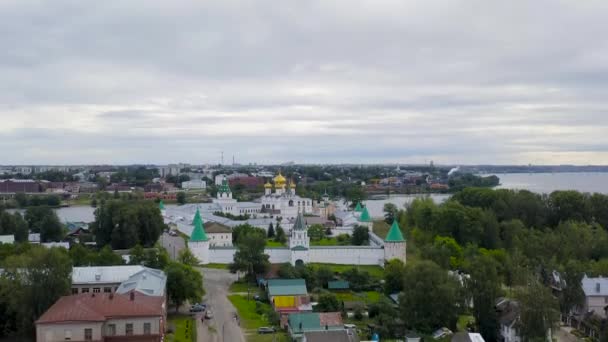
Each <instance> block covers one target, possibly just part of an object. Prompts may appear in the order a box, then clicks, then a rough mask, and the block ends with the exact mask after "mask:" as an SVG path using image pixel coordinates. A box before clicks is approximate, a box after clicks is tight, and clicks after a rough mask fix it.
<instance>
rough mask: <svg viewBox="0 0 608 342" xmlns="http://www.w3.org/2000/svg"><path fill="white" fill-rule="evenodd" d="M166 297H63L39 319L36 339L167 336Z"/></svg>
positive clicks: (109, 341) (149, 341) (156, 341)
mask: <svg viewBox="0 0 608 342" xmlns="http://www.w3.org/2000/svg"><path fill="white" fill-rule="evenodd" d="M165 322H166V305H165V298H164V297H154V296H146V295H143V294H140V293H137V292H131V293H129V294H126V295H123V294H115V293H81V294H78V295H72V296H64V297H61V298H59V300H58V301H57V302H55V304H53V306H51V307H50V308H49V309H48V310H47V311H46V312H45V313H44V314H43V315H42V316H41V317H40V319H38V320H37V321H36V341H38V342H59V341H62V342H63V341H100V342H101V341H103V342H114V341H137V342H160V341H162V340H163V338H164V331H165V324H166V323H165Z"/></svg>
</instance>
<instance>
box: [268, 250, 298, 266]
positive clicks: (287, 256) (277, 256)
mask: <svg viewBox="0 0 608 342" xmlns="http://www.w3.org/2000/svg"><path fill="white" fill-rule="evenodd" d="M264 253H266V254H268V255H269V256H270V262H271V263H273V264H279V263H285V262H290V261H291V250H289V248H286V247H285V248H266V249H265V250H264Z"/></svg>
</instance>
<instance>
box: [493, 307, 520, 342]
mask: <svg viewBox="0 0 608 342" xmlns="http://www.w3.org/2000/svg"><path fill="white" fill-rule="evenodd" d="M496 313H497V317H498V339H499V341H501V342H521V337H520V335H519V332H518V323H519V313H520V309H519V303H518V302H516V301H514V300H511V299H508V298H499V299H498V300H497V301H496Z"/></svg>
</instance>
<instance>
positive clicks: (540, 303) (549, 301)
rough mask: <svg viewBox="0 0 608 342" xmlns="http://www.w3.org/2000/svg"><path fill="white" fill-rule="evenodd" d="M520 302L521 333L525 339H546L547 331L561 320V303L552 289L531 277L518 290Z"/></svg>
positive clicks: (517, 295) (516, 296) (517, 294)
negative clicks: (524, 285)
mask: <svg viewBox="0 0 608 342" xmlns="http://www.w3.org/2000/svg"><path fill="white" fill-rule="evenodd" d="M515 298H516V299H517V300H518V301H519V304H520V309H521V313H520V333H521V335H522V337H523V339H524V341H533V340H538V341H540V340H544V339H545V338H546V336H547V331H548V330H549V329H550V328H553V327H554V326H555V324H556V323H557V322H558V321H559V305H558V302H557V300H556V299H555V297H553V294H552V293H551V290H550V289H549V288H548V287H546V286H544V285H543V284H541V283H540V282H539V281H538V280H536V279H529V281H528V284H527V286H526V287H524V288H523V289H520V290H518V291H517V292H516V295H515Z"/></svg>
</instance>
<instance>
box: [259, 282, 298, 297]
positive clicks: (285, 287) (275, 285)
mask: <svg viewBox="0 0 608 342" xmlns="http://www.w3.org/2000/svg"><path fill="white" fill-rule="evenodd" d="M267 288H268V296H269V297H274V296H305V295H308V291H307V290H306V281H305V280H304V279H269V280H268V285H267Z"/></svg>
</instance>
